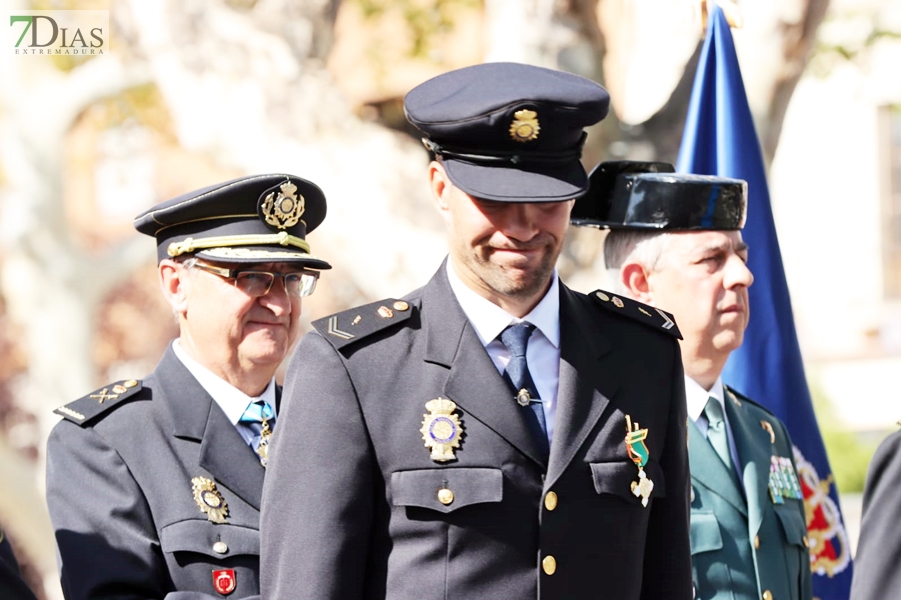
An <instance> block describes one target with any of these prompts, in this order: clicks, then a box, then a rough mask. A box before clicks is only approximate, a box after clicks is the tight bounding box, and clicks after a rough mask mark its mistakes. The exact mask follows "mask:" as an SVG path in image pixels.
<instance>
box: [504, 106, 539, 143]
mask: <svg viewBox="0 0 901 600" xmlns="http://www.w3.org/2000/svg"><path fill="white" fill-rule="evenodd" d="M539 131H541V126H540V125H539V124H538V113H536V112H535V111H534V110H527V109H523V110H518V111H516V112H515V113H513V122H512V123H510V137H511V138H513V141H515V142H531V141H532V140H534V139H537V138H538V132H539Z"/></svg>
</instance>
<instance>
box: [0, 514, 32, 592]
mask: <svg viewBox="0 0 901 600" xmlns="http://www.w3.org/2000/svg"><path fill="white" fill-rule="evenodd" d="M0 598H2V599H3V600H35V597H34V593H33V592H32V591H31V590H30V589H29V588H28V586H27V585H26V584H25V582H24V581H22V574H21V573H19V563H18V562H17V561H16V556H15V555H14V554H13V549H12V546H11V545H10V543H9V540H8V539H7V538H6V534H4V533H3V530H2V529H0Z"/></svg>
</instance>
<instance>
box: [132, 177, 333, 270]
mask: <svg viewBox="0 0 901 600" xmlns="http://www.w3.org/2000/svg"><path fill="white" fill-rule="evenodd" d="M324 218H325V195H324V194H323V193H322V190H321V189H319V187H318V186H317V185H316V184H314V183H312V182H310V181H307V180H306V179H303V178H300V177H297V176H296V175H284V174H272V175H251V176H249V177H241V178H239V179H233V180H231V181H226V182H225V183H217V184H216V185H211V186H209V187H205V188H203V189H199V190H195V191H193V192H188V193H187V194H183V195H181V196H179V197H178V198H173V199H172V200H167V201H166V202H163V203H161V204H158V205H156V206H154V207H153V208H151V209H150V210H148V211H146V212H143V213H141V214H140V215H138V216H137V217H135V220H134V226H135V229H137V230H138V231H140V232H141V233H143V234H146V235H149V236H153V237H155V238H156V243H157V257H158V259H159V260H163V259H165V258H175V257H177V256H185V255H195V256H198V257H201V258H207V259H210V260H216V261H222V262H230V263H268V262H291V263H298V264H300V265H302V266H304V267H307V268H311V269H331V268H332V267H331V265H329V264H328V263H327V262H325V261H324V260H322V259H321V258H317V257H316V256H314V255H313V254H312V253H311V251H310V245H309V244H308V243H307V241H306V235H307V233H309V232H311V231H313V230H314V229H316V227H318V226H319V224H320V223H322V220H323V219H324Z"/></svg>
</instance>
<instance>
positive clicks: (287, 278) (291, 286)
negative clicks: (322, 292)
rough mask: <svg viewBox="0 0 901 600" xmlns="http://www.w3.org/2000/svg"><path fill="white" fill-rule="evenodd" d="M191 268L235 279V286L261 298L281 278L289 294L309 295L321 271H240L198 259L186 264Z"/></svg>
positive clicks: (296, 295) (300, 296) (297, 295)
mask: <svg viewBox="0 0 901 600" xmlns="http://www.w3.org/2000/svg"><path fill="white" fill-rule="evenodd" d="M185 266H187V267H188V268H189V269H191V268H195V267H196V268H198V269H200V270H202V271H206V272H207V273H212V274H213V275H218V276H219V277H223V278H225V279H233V280H234V281H235V287H236V288H238V289H239V290H241V291H242V292H244V293H245V294H247V295H248V296H250V297H251V298H259V297H261V296H265V295H266V294H268V293H269V290H270V289H272V284H273V283H275V280H276V279H278V278H281V279H282V281H283V282H284V283H285V291H286V292H287V293H288V295H289V296H294V297H295V298H302V297H304V296H309V295H310V294H312V293H313V290H315V289H316V281H318V280H319V271H306V270H304V271H291V272H290V273H270V272H268V271H239V270H238V269H226V268H225V267H215V266H213V265H208V264H206V263H202V262H197V261H196V260H194V261H191V262H190V263H188V264H186V265H185Z"/></svg>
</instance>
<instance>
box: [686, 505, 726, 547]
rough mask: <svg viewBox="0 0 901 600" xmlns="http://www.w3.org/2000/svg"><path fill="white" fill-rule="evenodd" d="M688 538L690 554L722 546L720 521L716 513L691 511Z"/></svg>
mask: <svg viewBox="0 0 901 600" xmlns="http://www.w3.org/2000/svg"><path fill="white" fill-rule="evenodd" d="M689 538H690V539H691V554H692V555H695V554H700V553H701V552H712V551H714V550H719V549H720V548H722V547H723V534H722V533H721V532H720V523H719V521H717V520H716V515H715V514H713V512H706V511H704V512H701V511H696V510H693V511H691V524H690V530H689Z"/></svg>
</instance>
